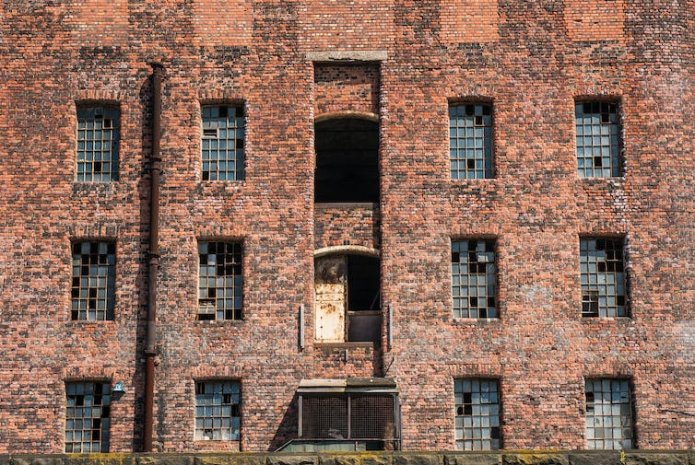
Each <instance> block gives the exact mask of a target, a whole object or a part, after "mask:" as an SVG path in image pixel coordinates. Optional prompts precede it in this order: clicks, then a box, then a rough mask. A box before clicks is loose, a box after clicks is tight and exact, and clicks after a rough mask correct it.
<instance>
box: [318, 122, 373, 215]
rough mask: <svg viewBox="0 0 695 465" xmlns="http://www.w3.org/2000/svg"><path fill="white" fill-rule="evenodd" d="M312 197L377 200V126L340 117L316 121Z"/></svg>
mask: <svg viewBox="0 0 695 465" xmlns="http://www.w3.org/2000/svg"><path fill="white" fill-rule="evenodd" d="M315 147H316V172H315V177H314V182H315V184H314V200H315V201H316V202H322V203H337V202H372V203H376V202H378V201H379V125H378V124H377V123H376V122H374V121H369V120H364V119H357V118H341V119H332V120H328V121H321V122H318V123H316V141H315Z"/></svg>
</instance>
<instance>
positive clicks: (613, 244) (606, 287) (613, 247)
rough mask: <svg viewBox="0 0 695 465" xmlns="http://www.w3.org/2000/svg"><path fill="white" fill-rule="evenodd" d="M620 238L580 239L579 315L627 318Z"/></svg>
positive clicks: (622, 253)
mask: <svg viewBox="0 0 695 465" xmlns="http://www.w3.org/2000/svg"><path fill="white" fill-rule="evenodd" d="M623 242H624V241H623V239H621V238H600V237H587V238H582V239H580V245H579V266H580V269H581V282H582V316H585V317H597V316H601V317H606V316H608V317H620V316H628V307H627V301H626V294H627V293H626V287H627V286H626V275H625V262H624V252H623Z"/></svg>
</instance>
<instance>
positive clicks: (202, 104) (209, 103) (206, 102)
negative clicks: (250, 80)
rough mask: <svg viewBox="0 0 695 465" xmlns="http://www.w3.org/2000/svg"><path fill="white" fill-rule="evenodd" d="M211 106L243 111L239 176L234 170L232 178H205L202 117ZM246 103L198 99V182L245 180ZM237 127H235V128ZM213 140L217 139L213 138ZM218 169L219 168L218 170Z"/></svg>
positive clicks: (246, 152) (246, 149) (247, 128)
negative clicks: (241, 155) (241, 158)
mask: <svg viewBox="0 0 695 465" xmlns="http://www.w3.org/2000/svg"><path fill="white" fill-rule="evenodd" d="M211 107H226V108H230V107H232V108H236V109H241V110H242V112H243V117H244V126H243V132H244V139H243V160H242V162H241V173H242V174H241V177H240V178H239V177H238V173H239V171H238V170H236V168H235V170H234V173H235V178H234V179H219V178H218V179H209V177H208V179H205V170H204V166H205V163H206V162H205V160H204V158H203V151H204V148H203V145H204V144H203V141H204V140H205V139H206V138H205V136H204V130H205V127H204V126H205V119H204V111H205V109H206V108H211ZM248 116H249V115H248V105H247V102H246V101H245V100H244V99H212V100H201V101H199V105H198V124H199V134H198V163H199V167H200V175H199V176H200V178H199V182H201V183H203V184H209V185H215V184H218V183H220V184H224V183H233V184H240V183H244V182H245V181H246V177H247V175H248V160H249V157H248V135H249V125H248V122H249V117H248ZM236 129H237V128H235V130H236ZM214 140H219V139H214ZM236 150H237V149H236V147H235V150H234V154H235V160H234V163H235V165H236V156H237V152H236ZM225 162H226V163H229V161H226V160H225ZM218 171H219V170H218Z"/></svg>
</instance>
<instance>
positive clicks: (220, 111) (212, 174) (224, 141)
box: [202, 105, 246, 181]
mask: <svg viewBox="0 0 695 465" xmlns="http://www.w3.org/2000/svg"><path fill="white" fill-rule="evenodd" d="M245 126H246V117H245V116H244V108H243V107H241V106H227V105H209V106H204V107H203V134H202V138H203V140H202V150H203V180H204V181H208V180H209V181H216V180H221V181H240V180H243V179H244V136H245V134H244V133H245V130H246V129H245Z"/></svg>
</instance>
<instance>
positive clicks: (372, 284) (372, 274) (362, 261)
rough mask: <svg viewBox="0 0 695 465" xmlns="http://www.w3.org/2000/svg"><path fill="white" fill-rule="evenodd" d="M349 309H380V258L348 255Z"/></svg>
mask: <svg viewBox="0 0 695 465" xmlns="http://www.w3.org/2000/svg"><path fill="white" fill-rule="evenodd" d="M347 263H348V266H347V275H348V286H347V287H348V296H347V301H348V310H349V311H360V310H379V308H381V306H380V302H379V284H380V282H381V278H380V272H379V271H380V270H379V259H377V258H374V257H366V256H362V255H348V257H347Z"/></svg>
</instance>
